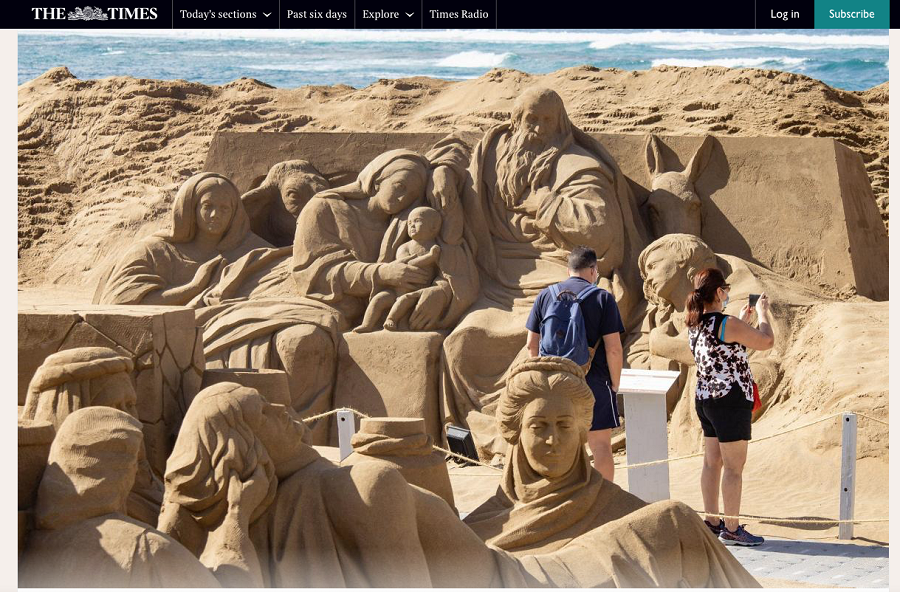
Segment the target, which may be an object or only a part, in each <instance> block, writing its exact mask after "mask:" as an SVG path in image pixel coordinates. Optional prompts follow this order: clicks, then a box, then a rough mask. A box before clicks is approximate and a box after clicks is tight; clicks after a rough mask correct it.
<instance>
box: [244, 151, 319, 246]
mask: <svg viewBox="0 0 900 592" xmlns="http://www.w3.org/2000/svg"><path fill="white" fill-rule="evenodd" d="M325 189H328V181H327V180H326V179H325V177H323V176H322V174H321V173H320V172H319V171H318V170H316V167H314V166H313V165H312V164H311V163H310V162H309V161H306V160H287V161H284V162H279V163H278V164H276V165H274V166H273V167H272V168H270V169H269V173H268V174H267V175H266V177H265V179H263V180H262V183H261V184H260V185H259V187H256V188H254V189H251V190H250V191H248V192H246V193H245V194H244V195H242V196H241V202H243V204H244V209H245V210H246V211H247V216H248V217H249V218H250V229H251V230H252V231H253V232H254V233H256V234H257V235H258V236H259V237H260V238H262V239H263V240H265V241H267V242H269V243H271V244H273V245H275V246H276V247H287V246H290V245H292V244H293V243H294V232H295V231H296V229H297V217H298V216H299V215H300V211H301V210H302V209H303V206H305V205H306V204H307V203H308V202H309V200H310V199H311V198H312V196H314V195H315V194H316V193H319V192H320V191H323V190H325Z"/></svg>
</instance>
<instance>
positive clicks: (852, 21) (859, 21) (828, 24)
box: [815, 0, 891, 29]
mask: <svg viewBox="0 0 900 592" xmlns="http://www.w3.org/2000/svg"><path fill="white" fill-rule="evenodd" d="M890 23H891V3H890V0H856V1H854V0H815V27H816V28H817V29H889V28H890V26H891V24H890Z"/></svg>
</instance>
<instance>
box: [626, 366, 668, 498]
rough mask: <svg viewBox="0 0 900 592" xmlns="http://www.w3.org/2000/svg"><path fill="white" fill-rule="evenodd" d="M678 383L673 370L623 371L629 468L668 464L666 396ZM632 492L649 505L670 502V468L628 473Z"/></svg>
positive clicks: (629, 470)
mask: <svg viewBox="0 0 900 592" xmlns="http://www.w3.org/2000/svg"><path fill="white" fill-rule="evenodd" d="M677 379H678V372H673V371H670V370H623V371H622V378H621V380H620V381H619V392H620V393H622V399H623V400H624V402H625V452H626V456H625V458H626V459H627V462H628V464H629V465H633V464H638V463H644V462H650V461H654V460H665V459H666V458H668V456H669V438H668V433H667V432H666V392H668V390H669V388H670V387H671V386H672V384H673V383H674V382H675V381H676V380H677ZM628 491H629V492H631V493H633V494H634V495H636V496H638V497H639V498H641V499H642V500H644V501H645V502H658V501H661V500H666V499H669V464H668V463H660V464H657V465H652V466H649V467H638V468H635V469H628Z"/></svg>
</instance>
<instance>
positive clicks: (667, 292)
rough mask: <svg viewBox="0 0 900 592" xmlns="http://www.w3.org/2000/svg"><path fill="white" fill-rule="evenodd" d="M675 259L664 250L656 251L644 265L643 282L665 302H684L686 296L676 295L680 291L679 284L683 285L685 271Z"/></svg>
mask: <svg viewBox="0 0 900 592" xmlns="http://www.w3.org/2000/svg"><path fill="white" fill-rule="evenodd" d="M676 259H677V257H675V256H674V255H673V254H672V253H669V252H668V251H667V250H666V249H656V250H654V251H652V252H651V253H650V255H649V256H648V257H647V262H646V263H645V270H644V271H645V273H646V279H645V280H644V282H646V283H647V284H648V286H649V288H650V290H651V291H652V292H653V293H654V294H656V295H657V297H658V298H659V299H660V300H663V301H666V302H673V303H674V302H684V299H685V298H687V294H684V295H680V294H678V292H680V291H681V290H679V287H680V286H679V284H680V283H683V280H684V277H685V270H684V269H683V268H682V266H681V265H679V263H678V261H676ZM679 297H680V299H679Z"/></svg>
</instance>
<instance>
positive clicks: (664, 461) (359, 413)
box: [302, 407, 888, 524]
mask: <svg viewBox="0 0 900 592" xmlns="http://www.w3.org/2000/svg"><path fill="white" fill-rule="evenodd" d="M339 411H350V412H352V413H353V414H355V415H357V416H359V417H365V418H369V417H371V416H369V415H366V414H365V413H363V412H362V411H358V410H356V409H353V408H352V407H341V408H339V409H332V410H331V411H326V412H325V413H319V414H318V415H313V416H312V417H305V418H303V420H302V421H303V422H304V423H311V422H313V421H316V420H318V419H322V418H323V417H328V416H330V415H335V414H336V413H338V412H339ZM851 413H855V412H851ZM843 415H844V414H843V412H842V413H834V414H832V415H826V416H825V417H820V418H819V419H817V420H815V421H811V422H809V423H805V424H803V425H800V426H796V427H793V428H791V429H789V430H785V431H783V432H778V433H775V434H769V435H768V436H763V437H762V438H757V439H755V440H750V442H749V444H756V443H758V442H763V441H764V440H769V439H771V438H775V437H777V436H783V435H785V434H789V433H791V432H796V431H798V430H802V429H805V428H808V427H810V426H814V425H816V424H819V423H822V422H824V421H828V420H830V419H834V418H836V417H842V416H843ZM856 415H858V416H859V417H863V418H865V419H870V420H872V421H874V422H878V423H881V424H884V425H888V422H886V421H884V420H881V419H877V418H874V417H871V416H868V415H864V414H862V413H856ZM432 448H434V449H435V450H437V451H440V452H443V453H444V454H447V455H449V456H452V457H454V458H457V459H459V460H462V461H465V462H467V463H471V464H474V465H478V466H481V467H486V468H488V469H491V470H494V471H501V472H502V471H503V469H501V468H500V467H495V466H492V465H489V464H487V463H483V462H481V461H477V460H472V459H471V458H469V457H468V456H463V455H462V454H457V453H456V452H452V451H450V450H447V449H446V448H441V447H440V446H437V445H434V446H432ZM703 455H704V453H703V452H695V453H694V454H685V455H683V456H673V457H670V458H664V459H662V460H651V461H648V462H642V463H635V464H632V465H615V467H616V468H617V469H637V468H640V467H652V466H655V465H661V464H667V463H670V462H675V461H676V460H685V459H688V458H698V457H701V456H703ZM729 518H732V517H731V516H729ZM741 518H747V517H741ZM747 519H749V518H747ZM773 520H775V519H774V518H773ZM831 522H832V521H828V523H829V524H830V523H831ZM846 522H853V521H852V520H848V521H846Z"/></svg>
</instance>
